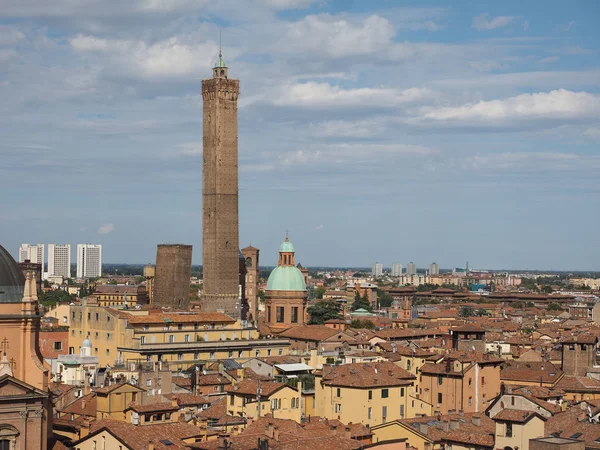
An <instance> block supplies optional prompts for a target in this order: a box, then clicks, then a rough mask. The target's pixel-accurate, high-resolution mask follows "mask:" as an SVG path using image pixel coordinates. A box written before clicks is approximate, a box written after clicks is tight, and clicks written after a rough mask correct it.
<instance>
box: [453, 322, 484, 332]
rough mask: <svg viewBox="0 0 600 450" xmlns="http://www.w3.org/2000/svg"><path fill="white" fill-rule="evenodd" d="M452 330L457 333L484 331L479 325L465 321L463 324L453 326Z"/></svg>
mask: <svg viewBox="0 0 600 450" xmlns="http://www.w3.org/2000/svg"><path fill="white" fill-rule="evenodd" d="M452 331H453V332H457V333H485V330H484V329H483V328H481V327H480V326H479V325H474V324H470V323H466V324H464V325H461V326H460V327H454V328H452Z"/></svg>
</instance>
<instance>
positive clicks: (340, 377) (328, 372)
mask: <svg viewBox="0 0 600 450" xmlns="http://www.w3.org/2000/svg"><path fill="white" fill-rule="evenodd" d="M415 379H416V377H415V376H414V375H413V374H411V373H410V372H408V371H406V370H404V369H402V368H400V367H398V366H397V365H396V364H394V363H392V362H388V361H385V362H372V363H355V364H343V365H341V366H324V367H323V372H322V381H323V383H324V384H326V385H328V386H339V387H356V388H368V387H393V386H409V385H411V384H412V383H413V381H414V380H415Z"/></svg>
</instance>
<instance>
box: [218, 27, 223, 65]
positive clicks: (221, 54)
mask: <svg viewBox="0 0 600 450" xmlns="http://www.w3.org/2000/svg"><path fill="white" fill-rule="evenodd" d="M222 49H223V47H222V46H221V29H220V28H219V58H221V57H223V52H222V51H221V50H222Z"/></svg>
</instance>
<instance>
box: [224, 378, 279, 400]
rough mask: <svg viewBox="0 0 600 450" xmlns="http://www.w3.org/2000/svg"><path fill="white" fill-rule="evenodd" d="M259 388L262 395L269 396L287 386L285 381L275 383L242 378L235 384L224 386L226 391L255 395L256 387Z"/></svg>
mask: <svg viewBox="0 0 600 450" xmlns="http://www.w3.org/2000/svg"><path fill="white" fill-rule="evenodd" d="M259 386H260V389H261V392H262V396H263V397H270V396H271V395H273V394H274V393H275V392H277V391H278V390H280V389H283V388H284V387H286V386H288V385H287V384H285V383H276V382H273V381H257V380H242V381H241V382H239V383H238V384H236V385H235V386H229V387H228V388H226V391H227V392H228V393H232V394H237V395H254V396H256V392H257V389H258V388H259Z"/></svg>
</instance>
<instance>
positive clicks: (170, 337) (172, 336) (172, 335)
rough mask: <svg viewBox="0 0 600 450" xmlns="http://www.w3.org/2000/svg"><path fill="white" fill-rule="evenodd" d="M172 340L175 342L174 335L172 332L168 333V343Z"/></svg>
mask: <svg viewBox="0 0 600 450" xmlns="http://www.w3.org/2000/svg"><path fill="white" fill-rule="evenodd" d="M173 342H175V335H174V334H170V335H169V343H171V344H172V343H173Z"/></svg>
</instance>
